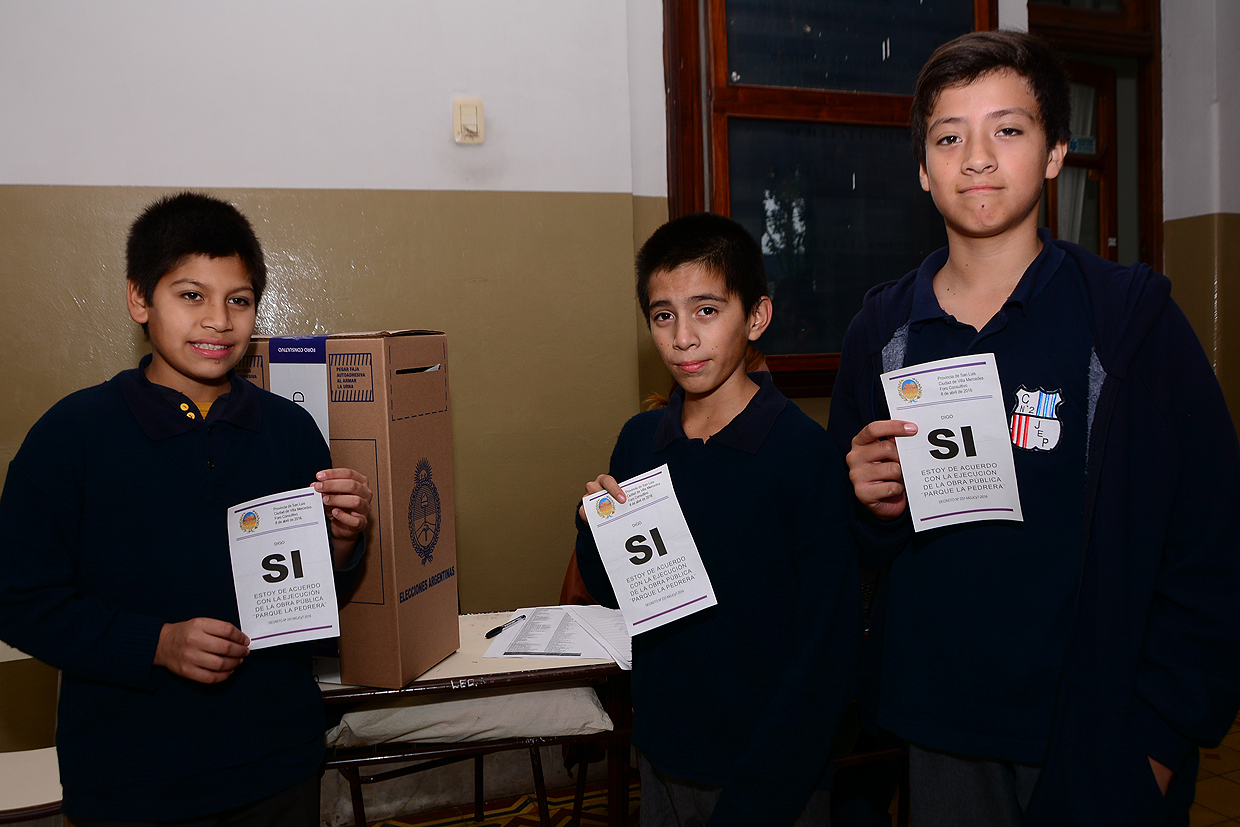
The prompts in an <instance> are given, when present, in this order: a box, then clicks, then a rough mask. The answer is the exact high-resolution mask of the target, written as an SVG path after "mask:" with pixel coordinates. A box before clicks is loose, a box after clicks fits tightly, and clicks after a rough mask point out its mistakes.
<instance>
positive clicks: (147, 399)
mask: <svg viewBox="0 0 1240 827" xmlns="http://www.w3.org/2000/svg"><path fill="white" fill-rule="evenodd" d="M150 364H151V355H150V354H149V353H148V354H147V355H146V356H143V357H142V361H140V362H139V363H138V368H137V370H127V371H124V372H122V373H121V374H120V375H119V376H118V377H117V378H118V380H119V383H120V389H121V395H122V396H124V397H125V404H126V405H128V406H129V410H130V412H131V413H132V414H133V416H134V419H136V420H138V424H139V425H140V426H142V430H143V431H144V432H145V433H146V435H147V436H148V437H150V438H151V439H167V438H169V437H174V436H179V435H181V434H184V433H186V432H188V431H191V430H193V429H194V428H195V427H197V426H198V423H199V422H200V421H201V420H200V419H199V418H198V416H197V411H198V407H197V406H196V405H195V404H194V403H193V401H192V400H190V398H189V397H187V396H185V395H184V394H182V393H180V392H179V391H175V390H173V389H172V388H168V387H165V386H163V385H157V384H155V383H154V382H152V381H151V380H150V379H147V378H146V368H147V366H148V365H150ZM258 398H259V392H258V388H256V387H254V386H253V385H252V384H250V383H249V382H248V381H246V380H245V379H242V378H241V377H239V376H237V374H236V373H235V372H230V373H229V389H228V392H227V393H225V394H222V395H221V396H220V397H219V398H218V399H216V400H215V402H214V403H213V404H212V405H211V411H210V414H209V421H211V422H228V423H230V424H232V425H236V426H237V427H238V428H245V429H246V430H248V431H258V430H259V429H260V427H261V425H262V410H261V408H260V407H259V404H258ZM182 404H187V405H188V406H189V407H188V409H187V410H189V411H191V412H194V413H195V416H194V418H193V419H190V418H189V417H187V416H186V415H185V410H182V409H179V408H180V405H182ZM217 411H218V412H217Z"/></svg>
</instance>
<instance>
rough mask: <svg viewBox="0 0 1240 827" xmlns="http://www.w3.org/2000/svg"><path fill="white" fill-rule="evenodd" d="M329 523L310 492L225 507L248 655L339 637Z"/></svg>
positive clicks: (320, 502) (319, 497) (316, 494)
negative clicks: (248, 645)
mask: <svg viewBox="0 0 1240 827" xmlns="http://www.w3.org/2000/svg"><path fill="white" fill-rule="evenodd" d="M326 520H327V515H326V514H325V513H324V512H323V495H322V494H320V493H319V492H317V491H315V490H314V488H313V487H311V488H300V489H297V490H295V491H284V492H282V493H279V494H272V495H270V496H267V497H260V498H258V499H256V500H250V501H249V502H245V503H240V504H238V505H235V506H233V507H232V508H230V509H228V545H229V550H230V551H231V553H232V568H233V586H234V587H235V589H236V593H237V611H238V612H239V613H240V615H241V631H242V632H244V633H245V634H246V636H247V637H249V638H250V649H265V648H267V647H269V646H279V645H281V644H284V643H296V642H298V641H303V640H317V639H319V638H325V637H336V636H338V635H339V634H340V613H339V611H338V609H337V606H336V583H335V574H334V571H333V567H332V555H331V544H330V541H329V540H328V534H327V526H326Z"/></svg>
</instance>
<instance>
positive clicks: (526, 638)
mask: <svg viewBox="0 0 1240 827" xmlns="http://www.w3.org/2000/svg"><path fill="white" fill-rule="evenodd" d="M522 617H524V618H525V619H524V620H520V619H519V618H522ZM509 623H511V624H512V625H511V626H508V624H504V626H508V628H503V627H499V628H502V629H503V631H501V632H500V633H499V634H498V635H496V637H495V639H494V640H493V641H492V643H491V645H490V646H489V647H487V651H486V654H485V655H483V657H487V658H551V657H569V658H611V659H612V660H614V661H615V662H616V663H618V664H619V665H620V668H621V669H632V668H633V640H632V638H630V637H629V634H628V632H627V631H625V628H624V618H622V617H621V616H620V612H619V611H617V610H616V609H609V608H607V607H606V606H535V607H532V608H526V609H517V610H516V611H515V612H513V613H512V614H511V615H510V620H509Z"/></svg>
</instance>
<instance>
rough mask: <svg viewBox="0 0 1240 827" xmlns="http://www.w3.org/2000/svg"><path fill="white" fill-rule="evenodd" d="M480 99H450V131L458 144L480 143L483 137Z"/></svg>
mask: <svg viewBox="0 0 1240 827" xmlns="http://www.w3.org/2000/svg"><path fill="white" fill-rule="evenodd" d="M483 127H484V124H483V117H482V101H481V100H479V99H478V98H453V99H452V132H453V135H454V136H455V137H456V142H457V143H458V144H480V143H482V138H483Z"/></svg>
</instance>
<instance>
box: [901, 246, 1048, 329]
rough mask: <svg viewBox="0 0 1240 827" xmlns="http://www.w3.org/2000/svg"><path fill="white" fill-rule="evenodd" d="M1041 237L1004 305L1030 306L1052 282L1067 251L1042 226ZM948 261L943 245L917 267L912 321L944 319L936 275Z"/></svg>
mask: <svg viewBox="0 0 1240 827" xmlns="http://www.w3.org/2000/svg"><path fill="white" fill-rule="evenodd" d="M1038 240H1039V241H1041V242H1042V251H1041V252H1040V253H1038V257H1037V258H1035V259H1034V260H1033V262H1032V263H1031V264H1030V265H1029V268H1028V269H1027V270H1025V273H1024V275H1022V276H1021V277H1020V281H1019V282H1018V283H1017V284H1016V289H1014V290H1013V291H1012V295H1010V296H1008V298H1007V301H1005V302H1004V303H1003V306H1004V307H1007V306H1008V305H1013V304H1014V305H1017V306H1019V307H1020V308H1021V309H1022V310H1025V309H1028V307H1029V304H1030V303H1031V302H1032V301H1033V300H1034V299H1036V298H1037V296H1038V294H1039V293H1041V292H1042V290H1043V289H1044V288H1045V287H1046V285H1047V284H1049V283H1050V280H1051V278H1052V277H1053V276H1054V275H1055V272H1056V271H1057V270H1058V269H1059V265H1060V264H1061V263H1063V259H1064V251H1063V250H1062V249H1061V248H1060V247H1059V246H1058V245H1056V244H1053V243H1051V231H1050V230H1048V229H1046V228H1045V227H1039V228H1038ZM946 263H947V248H946V247H944V248H943V249H941V250H936V251H935V252H933V253H931V254H930V255H929V256H927V257H926V260H925V261H924V262H922V264H921V267H919V268H918V270H917V275H916V276H915V277H914V281H913V311H912V314H911V315H910V316H909V321H910V322H924V321H929V320H930V319H941V318H943V317H945V316H946V315H947V313H945V312H944V311H943V308H942V306H940V305H939V299H938V297H937V296H935V295H934V276H935V274H937V273H938V272H939V270H942V269H943V265H944V264H946Z"/></svg>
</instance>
